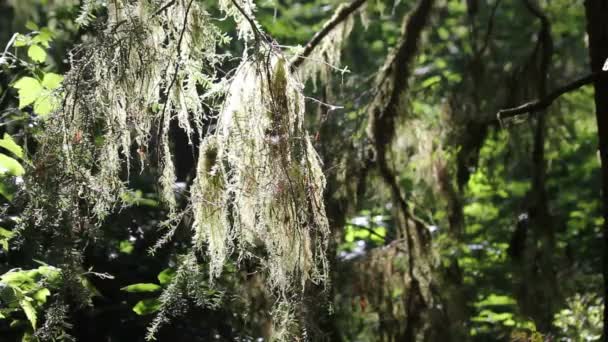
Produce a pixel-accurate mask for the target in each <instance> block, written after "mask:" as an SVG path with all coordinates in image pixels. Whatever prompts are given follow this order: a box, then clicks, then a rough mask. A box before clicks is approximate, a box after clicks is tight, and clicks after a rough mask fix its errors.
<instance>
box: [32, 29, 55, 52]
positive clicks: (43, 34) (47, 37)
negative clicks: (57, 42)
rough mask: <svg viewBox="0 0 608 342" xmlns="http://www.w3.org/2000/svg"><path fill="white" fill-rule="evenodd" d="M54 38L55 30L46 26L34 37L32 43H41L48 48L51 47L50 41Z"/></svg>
mask: <svg viewBox="0 0 608 342" xmlns="http://www.w3.org/2000/svg"><path fill="white" fill-rule="evenodd" d="M52 40H53V32H51V30H49V29H48V28H46V27H43V28H42V29H41V30H40V32H38V34H37V35H36V36H34V38H32V43H37V44H40V45H42V46H44V47H46V48H49V47H50V44H49V43H50V42H51V41H52Z"/></svg>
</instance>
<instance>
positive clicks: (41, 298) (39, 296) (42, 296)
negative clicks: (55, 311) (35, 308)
mask: <svg viewBox="0 0 608 342" xmlns="http://www.w3.org/2000/svg"><path fill="white" fill-rule="evenodd" d="M50 295H51V291H49V289H47V288H41V289H40V290H38V291H36V292H35V293H34V294H33V295H32V298H34V299H35V300H36V301H37V302H38V303H40V304H44V303H46V297H48V296H50Z"/></svg>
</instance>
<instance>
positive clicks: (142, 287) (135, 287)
mask: <svg viewBox="0 0 608 342" xmlns="http://www.w3.org/2000/svg"><path fill="white" fill-rule="evenodd" d="M121 290H122V291H127V292H154V291H158V290H160V286H159V285H157V284H153V283H139V284H132V285H129V286H125V287H123V288H121Z"/></svg>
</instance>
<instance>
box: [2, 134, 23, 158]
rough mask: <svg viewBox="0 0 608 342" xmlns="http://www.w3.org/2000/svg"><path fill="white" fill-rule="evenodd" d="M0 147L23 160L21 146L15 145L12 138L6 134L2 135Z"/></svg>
mask: <svg viewBox="0 0 608 342" xmlns="http://www.w3.org/2000/svg"><path fill="white" fill-rule="evenodd" d="M0 147H2V148H4V149H6V150H8V151H9V152H11V153H12V154H14V155H15V156H17V157H19V158H23V149H22V148H21V146H19V145H17V143H16V142H15V140H13V137H11V136H10V135H9V134H7V133H4V137H3V138H2V139H1V140H0Z"/></svg>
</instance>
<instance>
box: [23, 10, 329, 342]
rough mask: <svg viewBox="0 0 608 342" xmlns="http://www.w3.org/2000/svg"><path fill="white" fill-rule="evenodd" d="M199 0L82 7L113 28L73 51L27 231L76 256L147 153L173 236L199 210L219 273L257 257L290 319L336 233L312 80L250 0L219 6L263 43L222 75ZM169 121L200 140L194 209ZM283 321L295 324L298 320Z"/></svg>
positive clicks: (199, 228) (197, 222)
mask: <svg viewBox="0 0 608 342" xmlns="http://www.w3.org/2000/svg"><path fill="white" fill-rule="evenodd" d="M200 6H201V5H200V3H199V2H196V1H194V0H176V1H173V2H171V3H170V5H169V6H164V5H163V4H161V3H160V2H156V1H152V0H139V1H127V0H124V1H123V0H113V1H110V2H109V3H108V4H107V19H105V21H103V22H102V20H101V19H100V20H95V19H94V16H93V14H91V13H84V14H83V15H84V16H86V17H87V18H89V19H90V22H91V25H100V26H101V25H105V28H104V29H99V30H97V31H96V33H95V35H94V37H91V39H90V40H89V41H88V42H86V43H84V44H82V45H81V46H79V47H78V48H77V49H75V50H74V51H73V53H72V54H71V56H70V58H71V63H72V71H70V72H69V73H68V75H66V79H65V82H64V89H63V91H64V92H65V99H64V103H63V107H62V109H61V110H60V111H58V112H57V113H55V114H54V115H52V116H50V117H49V118H48V119H47V120H46V121H45V130H44V133H43V134H42V135H41V136H40V138H39V141H40V147H39V149H38V152H37V153H36V155H35V156H34V157H33V166H34V168H35V169H34V170H32V171H33V172H30V173H28V178H27V179H26V186H25V189H26V191H25V192H24V193H25V196H24V197H23V199H24V200H26V201H27V207H26V209H25V212H24V217H25V219H24V220H23V223H22V229H40V228H39V227H41V226H42V227H45V228H42V229H47V231H48V232H51V233H52V234H54V236H56V241H63V240H67V241H69V243H67V245H68V246H70V248H72V249H71V250H67V249H61V250H58V251H57V252H56V255H55V259H53V258H48V260H55V261H56V262H58V263H61V264H69V265H78V264H79V263H80V261H79V260H80V257H79V256H81V255H82V254H81V250H82V248H83V246H84V245H86V243H87V238H86V237H87V236H89V237H90V236H93V237H94V236H96V235H95V234H93V232H96V231H98V230H97V229H93V228H95V227H102V224H103V222H104V219H105V218H106V217H107V216H108V215H109V214H111V213H113V212H114V211H115V210H116V209H117V208H118V207H120V206H121V205H127V204H128V203H127V202H128V201H125V198H127V199H128V197H129V196H128V192H129V191H130V190H129V189H128V187H127V182H128V179H129V172H136V171H137V170H136V171H133V167H132V165H131V162H130V158H131V156H132V155H136V154H139V162H140V163H139V164H140V167H141V168H144V167H147V166H148V165H149V166H152V171H153V172H156V173H157V174H158V183H159V189H160V190H159V193H160V194H159V195H160V198H161V199H162V200H163V202H164V203H165V205H166V207H167V208H169V220H168V222H173V223H174V226H173V229H172V230H171V231H174V229H175V227H176V223H175V222H177V221H179V220H180V218H182V217H187V216H189V215H192V217H193V221H192V222H193V231H194V237H193V245H194V247H193V248H194V249H195V250H196V251H200V252H203V253H206V254H207V255H208V256H209V259H210V267H209V269H210V278H211V279H214V278H216V277H218V276H219V275H220V273H221V270H222V267H223V265H224V263H225V261H226V259H227V258H228V256H230V255H231V254H233V253H236V255H237V256H238V259H239V260H242V259H247V258H255V259H256V260H257V262H258V264H260V265H261V266H262V268H264V269H265V270H266V271H267V276H266V277H265V278H266V279H267V282H268V288H269V289H270V290H271V291H273V293H275V294H277V295H278V296H279V298H280V299H281V300H280V301H278V302H277V304H276V308H275V309H277V310H275V311H276V312H277V317H279V316H281V315H286V314H287V315H289V316H290V317H291V318H293V306H291V305H288V304H289V303H292V302H293V301H294V298H297V296H298V294H301V292H298V291H297V290H300V291H303V289H304V286H305V284H306V283H307V282H308V281H311V282H314V283H321V282H323V281H324V279H326V274H327V260H326V257H325V250H326V245H327V238H328V235H329V228H328V222H327V218H326V216H325V209H324V205H323V201H322V199H323V191H324V188H325V179H324V176H323V173H322V171H321V165H320V164H321V163H320V160H319V157H318V155H317V154H316V152H315V150H314V149H313V147H312V143H311V141H310V138H309V136H308V134H307V132H306V131H305V130H304V125H303V121H304V96H303V94H302V87H303V86H302V84H301V82H300V81H299V80H298V79H297V78H296V76H294V75H292V74H291V72H290V70H289V66H288V63H287V62H286V60H285V57H284V56H283V55H282V54H281V52H280V51H279V50H278V48H276V47H275V45H273V44H271V43H269V41H270V39H267V38H266V36H265V35H264V34H263V33H262V32H261V31H260V29H259V28H257V27H256V26H257V24H256V23H255V20H254V19H252V18H250V17H249V16H250V15H251V13H253V9H254V8H253V4H252V3H250V2H242V3H240V4H239V3H236V2H234V1H232V2H226V1H224V2H223V3H222V5H221V6H220V7H221V8H223V9H224V10H225V11H226V13H227V14H228V15H230V16H232V17H233V18H234V19H235V21H236V22H237V31H238V32H239V36H240V37H241V39H243V40H244V41H245V42H246V43H247V44H246V45H248V43H250V42H252V41H253V39H255V51H253V55H248V53H250V52H251V51H250V50H249V49H247V48H246V49H245V51H244V53H243V58H242V62H241V65H240V66H239V67H238V68H237V69H236V70H235V72H229V73H227V75H229V76H226V78H224V79H219V78H217V77H216V72H215V70H216V69H217V67H218V64H219V63H220V62H222V61H223V56H224V55H222V54H218V53H217V51H216V48H217V46H218V45H220V44H223V43H226V42H228V38H227V36H226V35H225V34H224V33H222V32H221V31H220V30H219V29H218V28H217V27H216V26H214V25H213V23H212V18H211V17H210V15H209V14H208V13H207V12H206V11H205V10H204V9H203V8H201V7H200ZM248 50H249V51H248ZM252 50H253V49H252ZM172 122H177V124H178V126H179V127H180V128H181V129H182V130H183V131H184V132H185V133H186V134H187V136H188V137H189V138H197V139H191V143H192V142H194V141H200V142H201V146H200V150H199V151H200V156H199V160H198V166H197V169H196V179H195V180H194V182H193V184H192V187H191V189H190V203H186V204H185V205H182V204H180V205H178V203H177V201H176V198H175V196H174V188H175V171H174V167H173V161H172V151H171V141H170V138H171V136H170V134H169V126H170V124H171V123H172ZM211 123H213V124H211ZM204 131H206V132H207V134H205V135H204V134H203V132H204ZM149 147H150V148H149ZM136 152H137V153H136ZM180 208H185V209H180ZM184 221H187V220H184ZM41 223H44V225H42V224H41ZM47 227H48V228H47ZM168 238H170V235H167V236H166V237H165V238H164V239H162V240H161V242H159V244H162V242H163V241H166V240H167V239H168ZM62 244H63V245H66V244H65V243H63V242H62ZM44 253H47V254H49V255H50V254H52V253H55V252H52V251H51V250H50V251H49V252H44ZM192 255H194V254H192ZM180 270H181V268H180ZM182 271H183V270H182ZM183 273H184V274H188V272H185V271H184V272H183ZM158 322H164V318H162V317H161V318H159V319H158ZM278 324H279V327H278V328H279V329H278V331H285V329H284V328H285V327H287V324H288V322H278ZM281 325H282V326H281ZM157 328H158V327H155V329H157Z"/></svg>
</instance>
